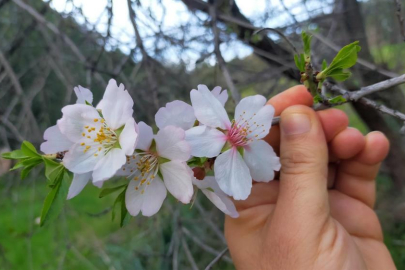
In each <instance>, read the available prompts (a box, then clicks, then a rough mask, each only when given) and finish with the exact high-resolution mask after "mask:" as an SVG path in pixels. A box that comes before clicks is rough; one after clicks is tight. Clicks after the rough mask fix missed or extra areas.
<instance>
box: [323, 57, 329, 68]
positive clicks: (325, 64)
mask: <svg viewBox="0 0 405 270" xmlns="http://www.w3.org/2000/svg"><path fill="white" fill-rule="evenodd" d="M327 67H328V62H326V60H325V59H323V61H322V70H325V69H326V68H327Z"/></svg>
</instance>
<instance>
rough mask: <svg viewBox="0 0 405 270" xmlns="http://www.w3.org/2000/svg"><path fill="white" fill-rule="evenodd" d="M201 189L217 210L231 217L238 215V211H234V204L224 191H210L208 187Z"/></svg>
mask: <svg viewBox="0 0 405 270" xmlns="http://www.w3.org/2000/svg"><path fill="white" fill-rule="evenodd" d="M201 191H202V192H203V193H204V194H205V196H207V198H208V199H209V200H210V201H211V202H212V203H213V204H214V205H215V206H216V207H217V208H218V209H219V210H221V211H222V212H224V213H225V214H227V215H228V216H230V217H232V218H237V217H239V213H238V211H236V208H235V205H234V204H233V202H232V200H231V199H230V198H228V196H226V194H225V193H223V192H219V193H218V192H212V191H210V190H208V189H202V190H201Z"/></svg>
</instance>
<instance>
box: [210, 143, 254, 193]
mask: <svg viewBox="0 0 405 270" xmlns="http://www.w3.org/2000/svg"><path fill="white" fill-rule="evenodd" d="M214 171H215V179H216V180H217V182H218V185H219V187H220V188H221V189H222V191H223V192H225V193H226V194H228V195H229V196H233V198H234V199H235V200H245V199H246V198H247V197H248V196H249V194H250V190H251V189H252V177H251V176H250V172H249V168H248V166H247V165H246V163H245V161H244V160H243V158H242V156H241V155H240V154H239V152H238V151H237V150H236V148H231V149H229V150H228V151H226V152H224V153H222V154H220V155H219V156H218V157H217V159H216V160H215V163H214Z"/></svg>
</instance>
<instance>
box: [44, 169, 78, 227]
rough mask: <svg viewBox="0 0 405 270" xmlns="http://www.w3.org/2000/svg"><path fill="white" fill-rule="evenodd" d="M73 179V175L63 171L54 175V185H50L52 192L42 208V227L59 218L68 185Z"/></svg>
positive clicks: (52, 180) (52, 181)
mask: <svg viewBox="0 0 405 270" xmlns="http://www.w3.org/2000/svg"><path fill="white" fill-rule="evenodd" d="M72 178H73V176H72V174H71V173H69V172H68V171H67V170H66V169H63V170H61V171H60V172H59V173H58V174H57V175H55V174H54V178H53V179H50V181H51V183H53V184H51V185H49V187H50V188H51V191H49V193H48V195H47V196H46V198H45V201H44V204H43V206H42V211H41V221H40V226H43V225H44V224H45V223H46V222H49V221H51V220H53V219H55V218H56V217H58V216H59V213H60V212H61V211H62V209H63V204H64V202H65V200H66V196H67V193H68V184H67V183H68V182H70V181H71V180H72Z"/></svg>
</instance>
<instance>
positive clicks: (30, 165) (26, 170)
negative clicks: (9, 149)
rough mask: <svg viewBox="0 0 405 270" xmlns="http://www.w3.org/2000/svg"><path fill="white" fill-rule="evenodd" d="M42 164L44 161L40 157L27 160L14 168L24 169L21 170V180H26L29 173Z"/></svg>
mask: <svg viewBox="0 0 405 270" xmlns="http://www.w3.org/2000/svg"><path fill="white" fill-rule="evenodd" d="M41 163H42V159H41V158H38V157H32V158H26V159H23V160H21V161H20V162H19V164H18V166H17V165H16V166H14V167H13V170H14V169H16V168H21V167H24V168H23V169H22V170H21V179H25V178H26V177H27V175H28V173H29V172H30V171H31V170H32V169H33V168H34V167H35V166H37V165H39V164H41Z"/></svg>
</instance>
